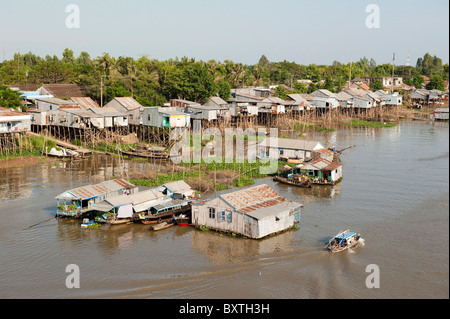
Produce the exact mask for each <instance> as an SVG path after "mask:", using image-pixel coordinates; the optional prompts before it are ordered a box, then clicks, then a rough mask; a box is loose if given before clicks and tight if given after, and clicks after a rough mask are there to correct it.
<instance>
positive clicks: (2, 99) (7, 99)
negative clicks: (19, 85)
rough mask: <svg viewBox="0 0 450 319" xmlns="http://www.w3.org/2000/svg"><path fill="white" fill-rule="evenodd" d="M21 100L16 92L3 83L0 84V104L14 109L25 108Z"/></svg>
mask: <svg viewBox="0 0 450 319" xmlns="http://www.w3.org/2000/svg"><path fill="white" fill-rule="evenodd" d="M21 100H22V99H21V98H20V94H19V93H18V92H16V91H13V90H11V89H10V88H9V87H7V86H5V85H0V106H3V107H6V108H13V109H14V110H17V109H19V108H23V109H26V107H25V106H23V105H22V102H21Z"/></svg>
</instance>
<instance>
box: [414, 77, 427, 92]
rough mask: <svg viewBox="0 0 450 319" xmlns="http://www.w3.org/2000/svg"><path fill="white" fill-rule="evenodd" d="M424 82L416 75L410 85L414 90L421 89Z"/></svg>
mask: <svg viewBox="0 0 450 319" xmlns="http://www.w3.org/2000/svg"><path fill="white" fill-rule="evenodd" d="M424 81H425V80H424V79H423V77H421V76H420V75H416V76H415V77H414V78H413V80H412V83H413V85H414V87H415V88H416V89H421V88H422V85H423V82H424Z"/></svg>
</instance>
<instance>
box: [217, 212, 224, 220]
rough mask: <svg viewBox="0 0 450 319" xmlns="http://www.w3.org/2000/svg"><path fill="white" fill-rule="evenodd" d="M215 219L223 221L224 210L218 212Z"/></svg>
mask: <svg viewBox="0 0 450 319" xmlns="http://www.w3.org/2000/svg"><path fill="white" fill-rule="evenodd" d="M217 221H218V222H223V221H225V211H222V212H220V213H218V214H217Z"/></svg>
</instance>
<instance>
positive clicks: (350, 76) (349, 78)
mask: <svg viewBox="0 0 450 319" xmlns="http://www.w3.org/2000/svg"><path fill="white" fill-rule="evenodd" d="M351 79H352V58H350V73H349V74H348V89H350V81H351Z"/></svg>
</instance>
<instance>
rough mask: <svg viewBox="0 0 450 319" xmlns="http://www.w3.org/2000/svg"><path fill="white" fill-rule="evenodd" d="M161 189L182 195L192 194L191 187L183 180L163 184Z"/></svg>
mask: <svg viewBox="0 0 450 319" xmlns="http://www.w3.org/2000/svg"><path fill="white" fill-rule="evenodd" d="M162 186H163V187H165V188H167V189H169V190H170V191H172V192H173V193H178V194H183V193H185V192H192V191H193V190H192V188H191V186H189V184H188V183H186V182H185V181H183V180H179V181H174V182H169V183H165V184H163V185H162Z"/></svg>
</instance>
